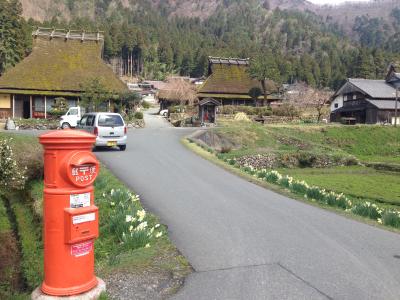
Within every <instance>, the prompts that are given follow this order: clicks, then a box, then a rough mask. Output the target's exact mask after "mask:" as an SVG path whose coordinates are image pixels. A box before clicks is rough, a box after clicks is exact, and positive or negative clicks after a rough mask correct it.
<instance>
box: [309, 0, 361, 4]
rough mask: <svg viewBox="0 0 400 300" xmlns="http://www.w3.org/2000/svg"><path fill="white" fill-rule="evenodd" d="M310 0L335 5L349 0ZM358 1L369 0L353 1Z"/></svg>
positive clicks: (353, 0)
mask: <svg viewBox="0 0 400 300" xmlns="http://www.w3.org/2000/svg"><path fill="white" fill-rule="evenodd" d="M308 1H310V2H312V3H315V4H332V5H334V4H340V3H343V2H346V1H348V0H308ZM356 1H358V2H366V1H369V0H352V1H351V2H356Z"/></svg>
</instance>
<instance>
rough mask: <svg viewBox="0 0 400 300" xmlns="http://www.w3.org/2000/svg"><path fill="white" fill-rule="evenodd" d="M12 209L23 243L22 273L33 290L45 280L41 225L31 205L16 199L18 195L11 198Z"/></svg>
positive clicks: (20, 239)
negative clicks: (38, 223)
mask: <svg viewBox="0 0 400 300" xmlns="http://www.w3.org/2000/svg"><path fill="white" fill-rule="evenodd" d="M20 197H21V196H20ZM11 209H12V211H13V213H14V215H15V220H16V223H17V232H18V236H19V241H20V243H21V251H22V262H21V267H22V273H23V276H24V278H25V280H26V284H27V286H28V288H29V289H30V290H33V289H34V288H36V287H38V286H39V285H40V284H41V282H42V280H43V246H42V242H41V226H38V225H37V220H35V218H34V216H33V214H32V211H31V209H30V208H29V206H28V205H26V204H23V203H22V202H20V201H19V199H16V196H14V197H12V199H11ZM35 224H36V225H35Z"/></svg>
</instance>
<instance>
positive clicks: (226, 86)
mask: <svg viewBox="0 0 400 300" xmlns="http://www.w3.org/2000/svg"><path fill="white" fill-rule="evenodd" d="M248 68H249V66H248V65H245V64H244V65H239V64H225V63H224V64H219V63H212V62H210V70H211V74H210V76H209V77H208V78H207V80H206V81H205V82H204V83H203V85H202V86H201V87H200V88H199V93H220V94H245V95H248V93H249V90H250V89H251V88H253V87H258V88H260V89H261V91H262V90H263V89H262V86H261V84H260V82H259V81H258V80H255V79H252V78H251V77H250V75H249V73H248V71H247V70H248ZM267 90H269V91H271V92H272V91H275V90H276V85H275V84H274V83H273V82H272V81H271V82H270V81H269V82H267Z"/></svg>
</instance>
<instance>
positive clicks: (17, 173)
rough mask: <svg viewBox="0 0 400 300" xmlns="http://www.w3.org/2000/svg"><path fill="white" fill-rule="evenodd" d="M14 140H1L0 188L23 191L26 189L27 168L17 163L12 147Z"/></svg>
mask: <svg viewBox="0 0 400 300" xmlns="http://www.w3.org/2000/svg"><path fill="white" fill-rule="evenodd" d="M11 141H12V138H6V139H2V140H0V187H3V188H5V189H6V190H7V189H9V188H12V189H23V188H24V187H25V182H26V176H25V172H26V170H25V168H21V166H20V165H19V164H18V163H17V158H16V156H15V155H14V152H13V149H12V147H11Z"/></svg>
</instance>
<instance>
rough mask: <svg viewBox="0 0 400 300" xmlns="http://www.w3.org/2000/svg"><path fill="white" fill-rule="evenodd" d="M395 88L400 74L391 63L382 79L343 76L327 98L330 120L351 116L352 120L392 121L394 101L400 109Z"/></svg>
mask: <svg viewBox="0 0 400 300" xmlns="http://www.w3.org/2000/svg"><path fill="white" fill-rule="evenodd" d="M396 88H397V89H398V88H400V73H397V72H396V69H395V67H394V66H393V65H392V66H390V68H389V72H388V74H387V76H386V78H385V79H384V80H371V79H355V78H349V79H347V81H346V82H345V83H344V84H343V85H342V86H341V87H340V88H339V89H338V90H337V91H336V92H335V94H334V95H333V96H332V98H331V99H332V101H331V115H330V118H331V121H332V122H340V121H341V120H343V119H351V120H354V122H356V123H367V124H376V123H394V117H395V111H396V102H397V108H398V109H400V102H399V101H396ZM399 96H400V93H399ZM397 123H399V122H397Z"/></svg>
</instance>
